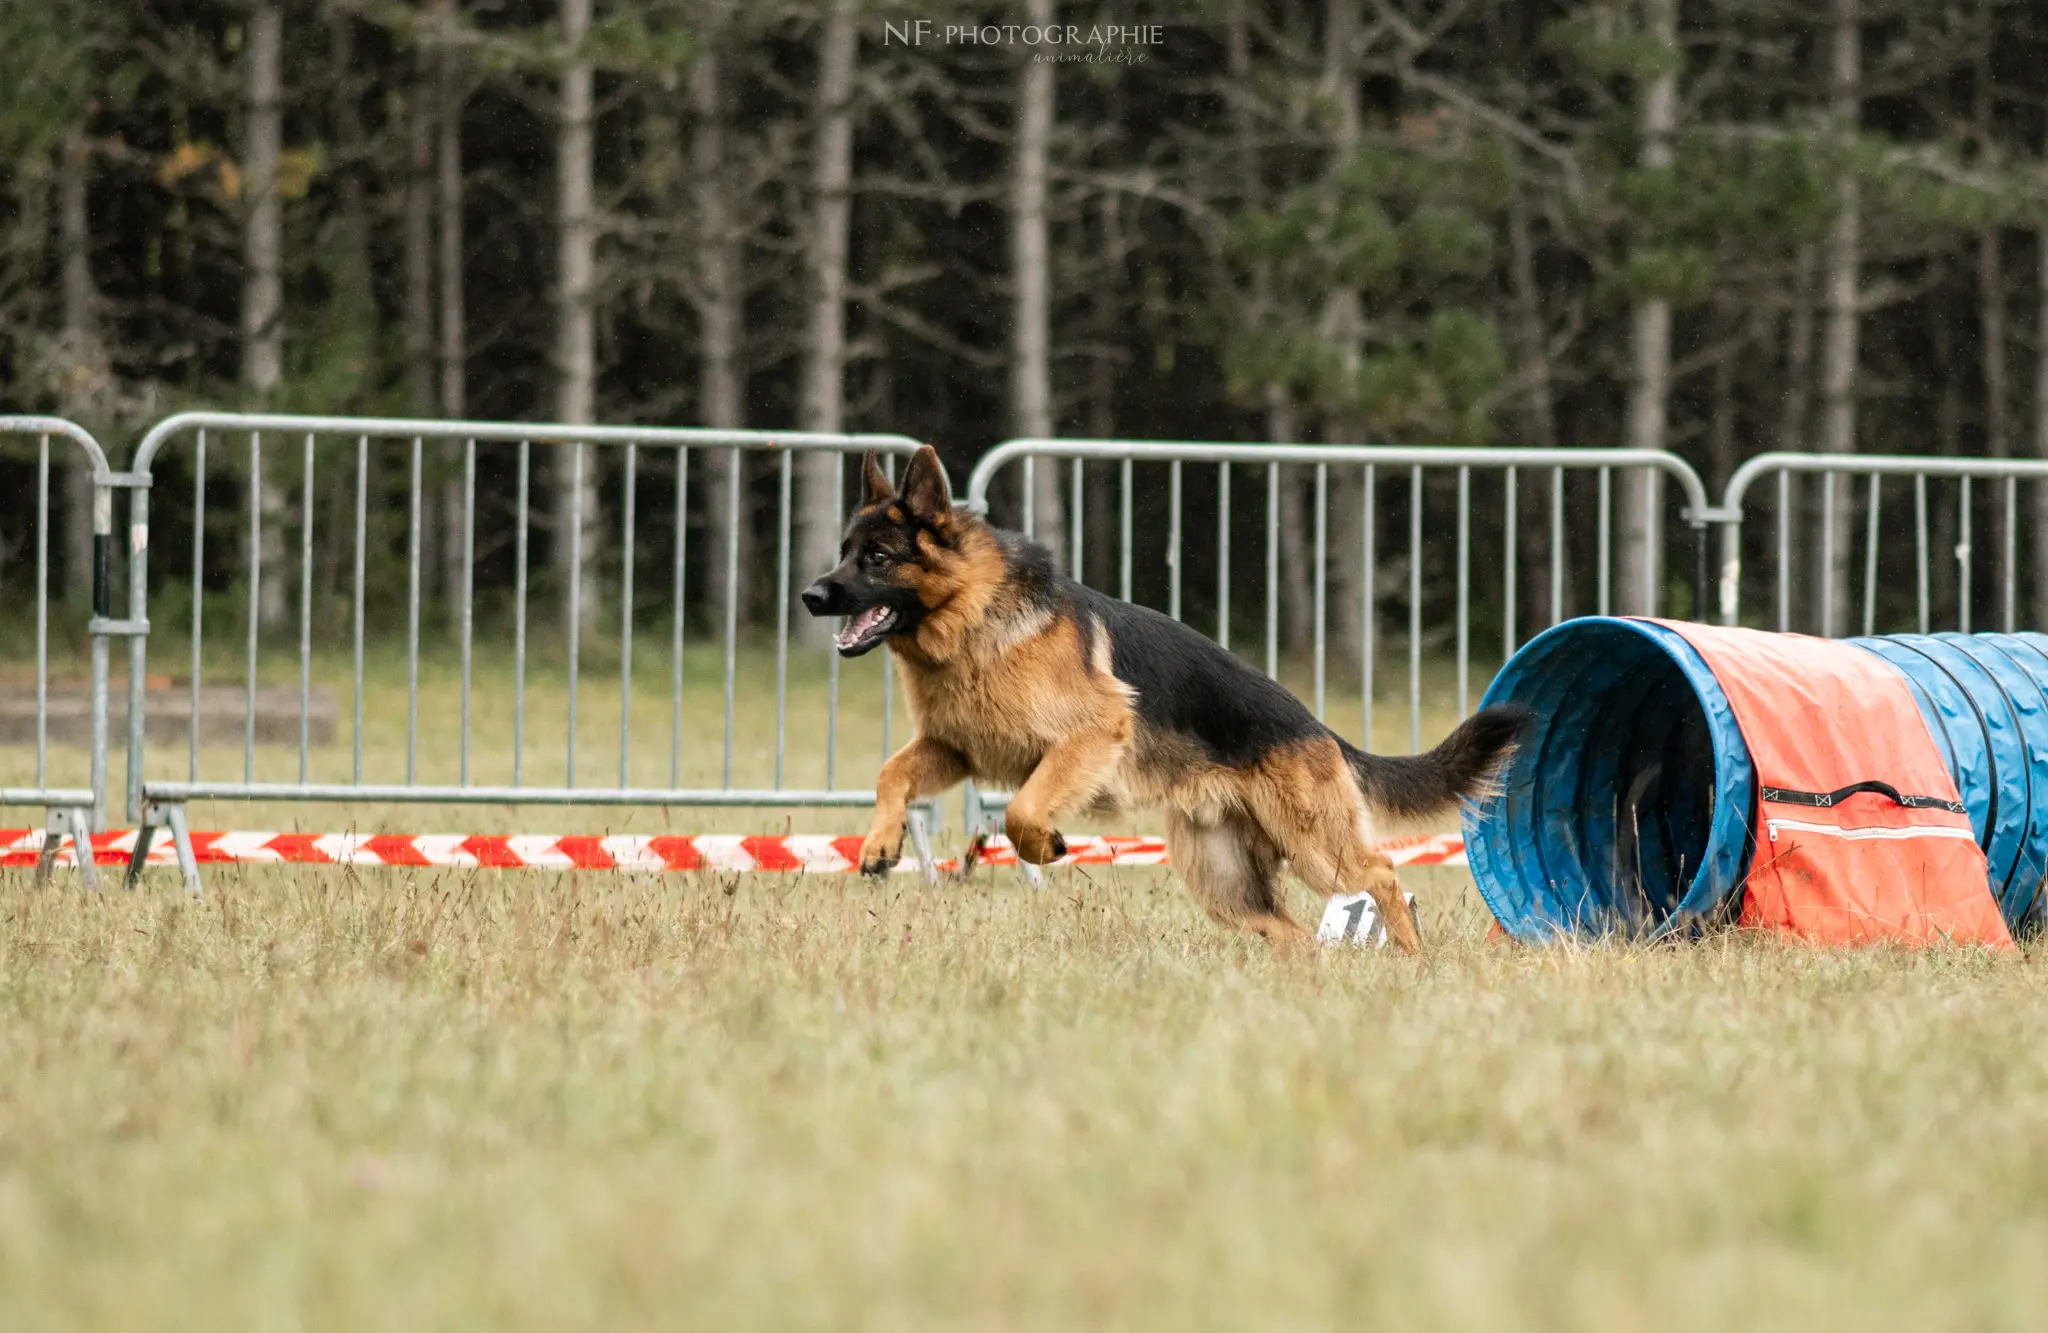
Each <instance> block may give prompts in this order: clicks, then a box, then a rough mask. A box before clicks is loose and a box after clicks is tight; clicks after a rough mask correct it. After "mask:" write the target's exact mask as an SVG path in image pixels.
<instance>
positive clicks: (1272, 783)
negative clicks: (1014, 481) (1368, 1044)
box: [803, 447, 1526, 953]
mask: <svg viewBox="0 0 2048 1333" xmlns="http://www.w3.org/2000/svg"><path fill="white" fill-rule="evenodd" d="M862 474H863V477H864V489H865V492H866V494H865V499H864V501H863V503H862V505H861V507H860V508H859V510H858V511H857V512H855V514H854V515H853V518H852V520H851V521H850V522H849V523H848V525H847V528H846V535H845V540H844V542H843V544H842V546H841V548H840V557H841V558H840V563H839V566H838V568H836V569H834V570H832V571H831V572H830V573H828V574H826V575H825V576H824V577H822V578H820V579H819V580H818V581H817V582H816V583H813V584H812V585H811V586H810V587H809V588H807V589H805V590H804V594H803V603H804V607H805V609H806V610H808V611H809V612H810V613H811V614H812V615H814V616H844V617H846V622H845V624H844V626H843V627H842V628H841V629H840V630H839V632H838V635H837V639H836V645H837V647H838V650H839V653H840V655H841V656H842V657H859V656H860V655H861V654H863V653H866V652H869V651H871V650H872V649H874V648H875V647H876V646H877V645H879V644H883V643H886V644H887V645H888V646H889V651H890V652H892V653H894V654H895V657H896V662H897V664H898V667H899V669H900V670H901V671H902V673H903V680H904V685H905V688H906V691H907V693H908V695H909V701H910V711H911V716H912V718H913V719H914V721H915V723H916V727H917V734H916V736H915V737H914V738H913V739H912V740H911V741H910V743H909V744H907V745H905V746H904V747H903V748H902V749H901V750H899V751H897V752H896V753H895V754H894V755H893V756H891V757H890V758H889V760H888V762H886V763H885V764H883V765H882V772H881V775H880V776H879V777H878V778H877V779H876V781H875V791H876V797H877V800H876V805H875V819H874V824H873V826H872V828H871V829H870V831H869V833H868V835H867V839H866V841H865V842H863V843H862V844H861V849H860V868H861V870H862V871H863V872H864V873H867V874H879V873H882V872H884V871H886V870H888V869H889V868H890V867H892V866H894V865H895V864H896V861H897V859H898V858H899V856H900V855H901V854H902V849H903V829H904V822H905V819H906V817H907V814H908V805H909V803H910V802H912V801H915V800H917V799H919V798H921V797H925V796H930V795H932V794H934V793H937V792H941V791H944V790H945V789H946V788H948V787H951V786H953V785H954V784H955V783H957V782H960V781H962V780H963V779H966V778H970V777H971V778H975V779H978V780H981V781H984V782H990V783H1000V784H1004V785H1007V786H1010V787H1012V788H1013V789H1014V791H1015V793H1016V794H1015V795H1014V796H1013V797H1012V799H1011V801H1010V806H1009V809H1008V811H1007V812H1006V815H1005V819H1004V831H1005V832H1006V833H1007V834H1008V835H1009V838H1010V842H1011V844H1012V845H1013V846H1014V847H1015V848H1016V850H1017V855H1018V856H1020V857H1022V858H1023V859H1024V860H1026V861H1030V862H1033V863H1036V864H1040V865H1042V864H1044V863H1046V862H1048V861H1052V860H1056V859H1057V858H1059V857H1060V856H1062V855H1064V854H1065V852H1066V842H1065V840H1064V839H1062V838H1061V837H1060V835H1059V833H1058V832H1057V831H1056V827H1055V826H1056V825H1057V824H1058V822H1059V821H1060V820H1061V819H1063V818H1066V817H1068V816H1071V815H1074V814H1077V813H1080V812H1083V811H1088V812H1094V813H1098V814H1107V813H1113V812H1115V811H1117V810H1120V809H1130V808H1137V807H1154V808H1157V809H1160V810H1162V811H1163V812H1164V813H1165V817H1166V837H1167V844H1168V849H1169V853H1170V855H1171V856H1172V858H1173V865H1174V867H1175V869H1177V870H1179V872H1180V875H1181V878H1182V879H1183V880H1184V881H1185V882H1186V883H1187V886H1188V889H1189V891H1190V892H1191V893H1193V895H1194V896H1195V898H1196V900H1197V901H1198V902H1200V903H1201V905H1202V906H1203V907H1205V908H1207V909H1208V911H1209V914H1210V915H1211V916H1213V917H1214V918H1215V919H1216V920H1218V921H1220V922H1222V923H1224V924H1226V925H1231V926H1236V927H1240V928H1242V929H1246V930H1252V931H1256V932H1258V933H1259V934H1261V935H1263V936H1265V937H1266V938H1267V939H1269V940H1271V941H1273V942H1275V943H1278V944H1297V943H1303V942H1306V941H1307V940H1308V938H1309V936H1308V932H1307V931H1306V930H1304V929H1303V928H1302V927H1301V925H1300V924H1299V923H1298V922H1296V921H1295V920H1294V919H1293V918H1292V917H1291V916H1289V915H1288V912H1287V907H1286V904H1285V902H1284V900H1283V898H1282V896H1281V888H1280V879H1279V876H1280V870H1281V867H1282V866H1283V865H1285V866H1287V867H1289V868H1291V869H1292V870H1293V872H1294V874H1295V875H1296V876H1297V877H1298V878H1300V879H1301V880H1303V881H1304V882H1305V883H1306V884H1307V885H1308V887H1309V888H1310V889H1312V890H1313V891H1315V892H1316V893H1318V894H1321V895H1323V896H1325V897H1328V896H1331V895H1335V894H1340V893H1355V892H1358V891H1359V890H1361V889H1363V890H1364V891H1365V892H1367V893H1369V894H1371V895H1372V899H1373V901H1374V902H1375V903H1376V904H1377V905H1378V906H1379V910H1380V915H1381V917H1382V918H1383V919H1384V920H1385V921H1386V923H1387V927H1388V933H1389V934H1390V935H1391V936H1392V938H1393V939H1394V941H1395V943H1397V944H1398V945H1399V946H1400V947H1401V948H1402V949H1403V950H1406V951H1408V952H1410V953H1412V952H1414V951H1415V950H1416V949H1417V948H1419V947H1420V943H1421V941H1420V939H1419V937H1418V936H1417V934H1416V930H1415V918H1414V916H1413V915H1412V914H1411V913H1410V911H1409V909H1408V905H1407V903H1406V901H1405V899H1404V898H1403V897H1402V895H1401V892H1400V888H1399V885H1398V883H1397V881H1396V880H1395V877H1394V866H1393V863H1392V862H1391V861H1389V860H1388V859H1387V857H1386V855H1385V854H1384V853H1382V852H1379V851H1377V850H1375V849H1374V846H1373V842H1374V839H1375V837H1377V836H1379V835H1380V834H1383V833H1385V832H1386V831H1388V829H1389V828H1390V827H1394V826H1399V825H1403V824H1406V825H1414V824H1417V823H1419V822H1423V821H1427V820H1430V819H1432V818H1439V817H1441V816H1443V815H1444V814H1446V813H1448V812H1450V811H1451V810H1453V809H1455V808H1456V807H1457V805H1458V803H1459V802H1461V801H1469V800H1475V799H1478V798H1480V797H1482V796H1483V795H1485V794H1486V793H1487V792H1488V791H1489V789H1490V787H1491V785H1492V783H1493V781H1494V779H1495V777H1496V776H1497V774H1498V773H1499V772H1500V771H1501V767H1502V765H1503V763H1504V762H1505V761H1506V759H1507V758H1508V756H1509V754H1510V753H1511V752H1512V750H1513V748H1514V744H1515V739H1516V736H1517V735H1518V734H1519V732H1520V731H1521V728H1522V726H1523V723H1524V722H1525V720H1526V714H1525V713H1524V712H1522V711H1521V710H1519V709H1516V708H1489V709H1485V710H1483V711H1481V712H1480V713H1478V714H1476V715H1475V716H1473V717H1470V718H1467V719H1466V720H1465V722H1464V723H1463V724H1462V725H1461V726H1459V727H1458V729H1457V730H1456V731H1454V732H1452V733H1451V735H1450V737H1449V738H1448V739H1446V740H1445V741H1444V742H1443V744H1441V745H1439V746H1437V747H1436V749H1434V750H1432V751H1430V752H1429V753H1428V754H1423V755H1416V756H1414V757H1412V758H1398V759H1397V758H1384V757H1381V756H1379V755H1371V754H1367V753H1365V752H1363V751H1361V750H1359V749H1357V748H1356V747H1354V746H1352V745H1350V744H1349V743H1347V742H1346V741H1345V740H1344V739H1343V738H1342V737H1340V736H1338V735H1336V734H1335V733H1334V732H1332V731H1331V730H1330V729H1329V728H1328V727H1325V726H1324V725H1323V724H1322V723H1320V722H1318V721H1316V719H1315V717H1314V715H1313V714H1311V713H1310V712H1309V710H1308V709H1307V708H1306V707H1304V706H1303V705H1302V703H1301V701H1300V700H1298V699H1296V698H1295V697H1294V696H1293V695H1291V694H1289V693H1288V692H1287V691H1286V690H1285V689H1283V688H1282V687H1281V686H1280V685H1279V684H1278V683H1277V682H1275V681H1274V680H1272V679H1271V678H1270V677H1268V676H1266V675H1264V674H1263V673H1261V672H1259V671H1257V670H1255V669H1253V668H1252V667H1251V666H1249V665H1248V664H1246V663H1245V662H1244V661H1243V660H1241V659H1239V658H1237V657H1235V656H1233V655H1232V654H1231V653H1229V652H1228V651H1226V650H1225V649H1223V648H1221V647H1219V646H1218V645H1217V644H1215V643H1214V642H1212V641H1211V640H1209V639H1208V638H1205V637H1204V636H1203V635H1201V634H1199V633H1197V632H1196V631H1194V630H1192V629H1189V628H1188V627H1187V626H1185V625H1182V624H1181V623H1179V622H1178V621H1176V620H1173V619H1170V618H1169V617H1167V616H1163V615H1160V614H1159V613H1158V612H1156V611H1150V610H1147V609H1146V608H1144V607H1141V606H1133V605H1130V604H1128V603H1125V602H1120V601H1117V600H1115V599H1113V598H1110V597H1106V596H1104V595H1103V594H1101V593H1098V592H1095V591H1093V590H1091V589H1089V588H1087V587H1085V586H1083V585H1082V584H1080V583H1077V582H1075V581H1074V580H1072V579H1069V578H1064V577H1062V576H1061V575H1060V573H1059V572H1058V571H1057V570H1056V569H1055V568H1054V567H1053V560H1052V556H1051V553H1050V552H1048V551H1047V550H1046V549H1045V548H1044V547H1043V546H1040V545H1038V544H1037V543H1035V542H1032V541H1030V540H1028V539H1026V538H1025V537H1023V536H1022V535H1020V534H1018V533H1014V532H1006V531H1003V530H1000V529H998V528H995V527H992V526H991V525H989V524H988V523H985V522H983V521H982V520H981V519H979V518H977V517H975V516H974V515H973V514H972V513H970V512H969V511H968V510H966V509H965V508H956V507H955V506H954V504H953V499H952V496H951V494H950V493H949V491H948V490H947V485H946V476H945V472H944V471H943V469H941V467H940V466H939V460H938V455H937V454H935V453H934V452H933V451H932V450H931V449H930V448H929V447H927V448H924V449H920V450H919V451H918V452H917V454H916V456H915V457H913V458H912V459H911V461H910V464H909V466H908V467H907V468H906V469H905V470H904V473H903V481H902V484H901V485H900V486H897V485H894V484H892V483H891V482H890V481H889V478H888V477H887V475H885V474H884V473H883V471H882V469H881V468H880V467H879V466H878V465H877V464H876V461H875V455H874V454H873V453H872V452H871V453H869V454H868V455H867V457H866V458H865V459H864V460H863V463H862Z"/></svg>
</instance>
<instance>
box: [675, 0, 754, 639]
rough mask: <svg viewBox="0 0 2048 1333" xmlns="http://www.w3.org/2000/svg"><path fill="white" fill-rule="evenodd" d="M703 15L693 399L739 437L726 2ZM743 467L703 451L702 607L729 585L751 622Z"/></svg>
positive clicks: (694, 97) (697, 95) (697, 91)
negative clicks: (739, 501) (732, 503)
mask: <svg viewBox="0 0 2048 1333" xmlns="http://www.w3.org/2000/svg"><path fill="white" fill-rule="evenodd" d="M704 9H705V11H706V13H705V20H704V25H703V36H702V44H701V46H700V48H699V55H698V57H697V63H696V65H695V66H694V67H693V68H692V69H691V71H690V107H691V110H692V113H693V114H694V116H695V124H694V125H693V126H692V128H691V132H690V167H691V186H690V189H691V199H692V202H693V211H694V212H695V214H696V220H697V247H696V249H697V291H696V307H697V318H698V323H699V326H700V331H699V338H700V348H699V358H700V359H699V362H698V392H699V396H700V398H701V400H702V411H703V419H704V424H705V425H707V426H713V427H717V428H720V429H725V430H737V429H739V428H740V427H742V426H744V425H745V424H746V417H745V402H744V398H743V395H742V394H741V392H740V330H741V326H742V314H743V312H742V303H743V299H744V291H743V288H742V284H741V282H740V243H739V229H738V223H737V221H736V219H735V218H734V217H733V214H732V209H731V207H730V201H729V199H728V195H727V191H728V189H729V181H730V178H731V176H730V173H731V163H730V162H729V160H728V150H727V136H728V134H729V131H730V126H729V124H728V116H729V112H728V110H727V107H726V99H725V87H724V78H725V75H724V66H723V61H724V54H723V47H722V42H721V37H722V32H723V25H722V13H723V0H705V4H704ZM745 463H746V455H745V454H744V453H743V452H741V451H740V450H738V449H710V450H706V451H705V454H704V484H705V490H706V494H705V495H703V496H702V497H701V498H700V499H699V500H698V501H697V503H698V505H699V506H700V507H701V508H702V510H703V512H704V514H705V516H706V517H705V537H706V539H707V542H708V544H709V546H710V550H709V551H708V552H707V553H706V557H705V559H706V563H705V568H706V570H707V571H708V578H707V580H706V584H705V587H706V604H707V605H708V606H710V607H712V608H713V609H714V611H715V610H718V609H722V608H723V607H724V605H725V595H726V588H727V586H728V584H729V583H730V586H732V587H733V588H734V589H735V595H736V597H737V598H738V606H737V614H738V619H739V620H741V621H745V620H746V619H747V618H748V615H749V610H750V608H749V598H748V592H749V590H750V581H749V580H747V579H746V578H744V577H740V573H741V571H744V570H746V569H748V568H749V567H751V565H752V564H753V529H752V528H751V526H750V525H749V524H748V523H747V521H746V518H745V513H744V510H742V511H740V512H739V513H737V514H735V513H734V511H733V510H732V509H731V508H730V507H729V505H728V503H727V499H728V497H729V496H730V494H731V487H732V484H733V482H734V480H735V479H736V478H737V479H738V480H739V481H740V482H741V485H742V489H743V490H744V485H745V478H744V476H743V475H740V474H742V473H743V472H744V468H745ZM715 618H716V617H715V616H714V619H715Z"/></svg>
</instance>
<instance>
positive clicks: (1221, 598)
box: [1216, 463, 1230, 648]
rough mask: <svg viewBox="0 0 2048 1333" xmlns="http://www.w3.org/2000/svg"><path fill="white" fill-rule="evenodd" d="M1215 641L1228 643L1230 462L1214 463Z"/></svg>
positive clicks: (1222, 643)
mask: <svg viewBox="0 0 2048 1333" xmlns="http://www.w3.org/2000/svg"><path fill="white" fill-rule="evenodd" d="M1216 642H1217V643H1219V644H1221V645H1223V646H1224V647H1225V648H1228V647H1229V646H1230V464H1228V463H1218V464H1217V465H1216Z"/></svg>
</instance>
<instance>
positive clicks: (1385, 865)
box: [1247, 741, 1422, 953]
mask: <svg viewBox="0 0 2048 1333" xmlns="http://www.w3.org/2000/svg"><path fill="white" fill-rule="evenodd" d="M1259 769H1260V771H1259V773H1258V776H1257V777H1256V778H1255V779H1254V780H1253V781H1252V782H1251V783H1248V784H1247V795H1248V796H1249V798H1250V802H1251V805H1252V808H1253V811H1254V812H1255V814H1256V815H1257V817H1258V821H1259V823H1260V825H1261V826H1263V828H1264V830H1265V833H1266V835H1267V836H1268V837H1269V838H1270V839H1271V840H1272V841H1273V842H1275V843H1277V844H1279V847H1280V850H1281V852H1282V853H1283V854H1284V855H1285V856H1286V858H1287V864H1288V867H1289V868H1290V869H1292V870H1293V871H1294V873H1295V874H1296V875H1297V876H1299V877H1300V878H1301V881H1302V882H1303V883H1304V884H1306V885H1308V887H1309V888H1310V889H1311V890H1313V891H1314V892H1316V893H1319V894H1321V895H1322V896H1323V897H1325V898H1333V897H1336V896H1337V895H1339V894H1345V893H1357V892H1359V891H1360V890H1361V889H1362V890H1364V891H1365V892H1366V893H1369V894H1371V895H1372V900H1373V904H1374V906H1376V907H1378V908H1379V911H1380V919H1381V920H1382V921H1385V922H1386V923H1387V936H1388V938H1390V939H1392V940H1393V941H1394V943H1395V944H1396V945H1398V946H1399V947H1400V949H1401V951H1402V952H1404V953H1415V952H1417V951H1418V950H1419V949H1421V947H1422V936H1421V933H1420V932H1419V931H1417V930H1416V928H1415V913H1414V912H1413V911H1411V910H1410V909H1409V907H1408V900H1407V899H1406V898H1404V897H1403V896H1402V895H1401V881H1400V878H1399V877H1398V876H1397V875H1396V874H1395V873H1394V863H1393V861H1392V860H1391V859H1390V858H1389V857H1388V856H1387V854H1386V853H1385V852H1382V851H1380V850H1379V849H1378V848H1376V847H1374V846H1373V845H1372V843H1371V841H1370V840H1369V837H1368V835H1369V831H1370V825H1371V821H1370V819H1369V818H1368V817H1367V812H1366V808H1365V798H1364V797H1363V796H1362V795H1361V794H1360V793H1359V790H1358V786H1357V784H1356V783H1355V782H1354V781H1353V780H1352V777H1351V773H1350V770H1349V769H1348V768H1347V767H1346V766H1345V764H1344V758H1343V755H1342V754H1341V753H1340V752H1339V751H1338V749H1337V746H1336V744H1335V743H1334V742H1330V741H1324V742H1322V743H1320V744H1318V743H1313V742H1312V743H1310V744H1307V745H1301V746H1295V747H1291V748H1290V749H1288V750H1285V751H1280V752H1276V753H1275V754H1273V755H1270V756H1268V758H1267V759H1266V760H1265V761H1264V762H1262V763H1261V764H1260V766H1259Z"/></svg>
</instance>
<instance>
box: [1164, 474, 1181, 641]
mask: <svg viewBox="0 0 2048 1333" xmlns="http://www.w3.org/2000/svg"><path fill="white" fill-rule="evenodd" d="M1180 543H1181V532H1180V460H1179V459H1178V458H1176V459H1174V460H1173V462H1171V463H1169V464H1167V468H1166V613H1167V614H1168V615H1170V616H1172V617H1173V618H1174V619H1175V620H1179V619H1180V576H1181V550H1180Z"/></svg>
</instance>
